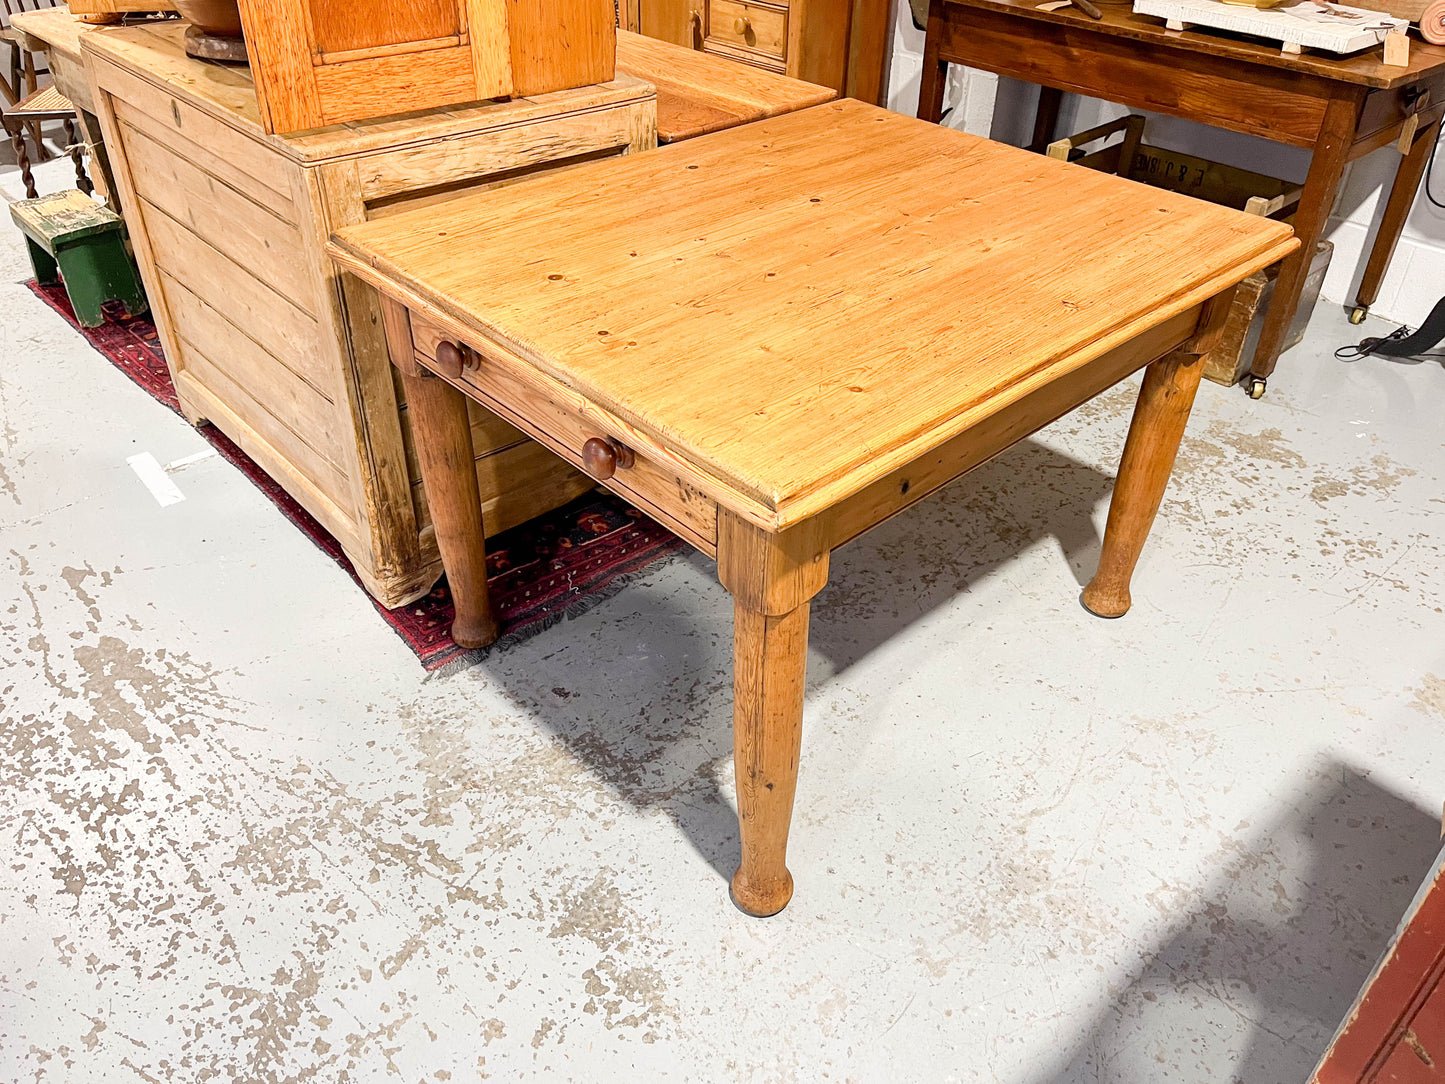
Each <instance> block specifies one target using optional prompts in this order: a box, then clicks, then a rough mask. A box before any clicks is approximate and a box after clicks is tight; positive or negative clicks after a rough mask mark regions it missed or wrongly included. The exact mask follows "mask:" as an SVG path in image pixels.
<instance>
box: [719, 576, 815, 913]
mask: <svg viewBox="0 0 1445 1084" xmlns="http://www.w3.org/2000/svg"><path fill="white" fill-rule="evenodd" d="M807 658H808V606H807V604H804V605H802V606H799V607H798V608H797V609H796V610H793V611H791V612H789V613H787V614H784V615H783V616H781V617H773V616H769V615H767V614H760V613H758V612H756V611H754V610H750V609H748V607H747V606H745V605H743V603H741V602H738V603H736V604H735V605H734V606H733V776H734V780H735V782H736V785H737V798H738V834H739V836H740V837H741V840H742V846H741V850H742V859H741V861H740V862H739V864H738V869H737V872H736V873H734V874H733V878H732V885H731V888H732V897H733V902H735V903H736V904H737V905H738V906H739V907H740V908H742V909H743V910H744V911H746V912H747V913H748V914H750V915H756V916H758V917H760V918H763V917H767V916H768V915H775V914H777V913H778V912H779V911H781V910H782V909H783V908H784V907H786V906H787V905H788V901H789V900H790V899H792V898H793V875H792V874H791V873H789V872H788V867H787V852H788V830H789V826H790V825H791V823H792V817H793V798H794V796H795V795H796V793H797V789H798V755H799V753H800V752H801V749H802V741H803V681H804V671H805V669H806V666H807Z"/></svg>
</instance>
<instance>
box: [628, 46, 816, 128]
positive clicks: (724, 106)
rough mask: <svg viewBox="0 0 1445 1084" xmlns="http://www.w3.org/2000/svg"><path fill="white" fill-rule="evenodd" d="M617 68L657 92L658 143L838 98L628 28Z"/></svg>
mask: <svg viewBox="0 0 1445 1084" xmlns="http://www.w3.org/2000/svg"><path fill="white" fill-rule="evenodd" d="M617 68H618V71H620V72H625V73H627V74H628V75H631V76H634V77H635V78H638V79H642V80H644V81H645V82H648V83H651V84H652V85H653V86H654V87H656V88H657V140H658V142H659V143H676V142H678V141H680V140H683V139H691V138H692V137H694V136H699V135H705V134H706V133H708V132H720V131H722V130H723V129H725V128H733V127H736V126H737V125H739V124H747V123H749V122H751V121H755V120H762V119H763V118H764V117H776V116H780V115H782V114H783V113H791V112H793V111H794V110H797V109H805V108H807V107H808V106H810V105H820V104H822V103H823V102H826V101H830V100H832V99H833V98H834V97H835V96H836V93H835V92H834V91H833V90H831V89H829V88H828V87H820V86H816V85H814V84H812V83H804V82H803V81H802V80H799V79H790V78H788V77H787V76H784V75H778V74H776V73H774V72H769V71H764V70H763V69H761V68H755V67H752V66H750V65H746V64H735V63H733V62H731V61H728V60H723V59H722V58H720V57H716V56H711V55H709V54H707V53H702V52H698V51H697V50H694V49H687V48H683V47H682V46H678V45H673V44H671V43H670V42H666V41H658V40H657V39H655V38H648V37H643V36H642V35H641V34H633V33H630V32H629V31H626V30H620V31H618V33H617Z"/></svg>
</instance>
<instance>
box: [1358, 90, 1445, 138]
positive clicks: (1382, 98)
mask: <svg viewBox="0 0 1445 1084" xmlns="http://www.w3.org/2000/svg"><path fill="white" fill-rule="evenodd" d="M1421 91H1428V92H1429V94H1430V102H1429V104H1428V105H1427V106H1426V107H1425V109H1424V110H1423V111H1422V112H1421V116H1420V127H1422V128H1424V127H1428V126H1429V125H1430V124H1431V123H1433V122H1434V120H1435V119H1436V118H1437V117H1439V116H1440V115H1441V112H1442V110H1445V72H1440V73H1438V74H1437V75H1434V76H1431V77H1430V78H1428V79H1422V80H1420V81H1419V82H1418V83H1411V84H1410V85H1409V86H1405V87H1396V88H1395V89H1394V90H1372V91H1370V93H1369V94H1368V95H1366V97H1365V103H1364V105H1363V106H1362V107H1361V109H1360V120H1359V124H1358V125H1357V126H1356V131H1355V144H1354V146H1353V147H1352V148H1351V151H1350V156H1351V157H1352V158H1358V157H1360V156H1361V155H1364V154H1369V153H1370V152H1371V151H1373V150H1377V149H1379V148H1380V147H1383V146H1385V145H1386V144H1389V143H1393V142H1395V140H1396V139H1398V138H1399V135H1400V126H1401V125H1403V124H1404V123H1405V121H1406V120H1407V119H1409V116H1410V112H1411V108H1412V103H1413V102H1414V101H1415V96H1416V95H1418V94H1419V93H1420V92H1421Z"/></svg>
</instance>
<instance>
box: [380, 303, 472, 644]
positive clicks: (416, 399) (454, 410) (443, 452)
mask: <svg viewBox="0 0 1445 1084" xmlns="http://www.w3.org/2000/svg"><path fill="white" fill-rule="evenodd" d="M382 316H383V319H384V321H385V323H386V332H387V334H386V341H387V346H388V348H389V349H390V351H391V356H392V363H393V364H394V365H395V366H396V368H397V371H398V372H400V373H401V383H402V387H403V389H404V390H405V392H406V409H407V415H408V416H409V417H410V419H411V432H412V438H413V440H414V442H415V444H416V457H417V460H418V462H419V463H420V464H421V480H422V485H423V486H424V487H425V489H426V500H427V507H428V508H429V509H430V510H431V519H432V526H433V528H434V529H435V530H436V538H437V549H439V550H440V551H441V555H442V567H444V568H445V569H446V572H447V584H448V585H449V586H450V587H451V592H452V602H453V605H454V606H455V608H456V614H455V616H454V617H453V619H452V639H453V640H455V641H456V642H457V644H458V645H460V646H461V647H485V646H486V645H487V644H490V643H491V642H492V641H494V640H495V639H496V638H497V619H496V617H495V616H493V614H492V599H491V594H490V593H489V591H488V589H487V550H486V538H487V535H486V530H485V528H484V526H483V523H482V498H481V494H480V493H479V492H478V490H477V463H476V454H475V452H474V450H473V448H472V426H471V420H470V419H469V418H468V416H467V397H466V396H465V395H463V394H462V393H461V392H459V391H458V390H457V389H456V388H454V387H452V386H451V385H450V384H448V383H447V382H446V381H445V380H443V379H442V378H441V377H439V376H433V375H432V374H431V373H429V372H428V371H427V370H425V369H423V368H421V367H420V366H419V365H417V363H416V358H415V355H414V354H413V353H412V351H411V332H410V317H409V316H408V315H407V311H406V309H405V308H404V307H403V306H401V305H399V304H397V303H396V302H395V301H392V300H391V299H390V298H383V299H382Z"/></svg>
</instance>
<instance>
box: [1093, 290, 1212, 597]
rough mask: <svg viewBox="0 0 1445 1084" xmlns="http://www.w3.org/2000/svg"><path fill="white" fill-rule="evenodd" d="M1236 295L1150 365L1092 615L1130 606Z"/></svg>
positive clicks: (1206, 312)
mask: <svg viewBox="0 0 1445 1084" xmlns="http://www.w3.org/2000/svg"><path fill="white" fill-rule="evenodd" d="M1233 300H1234V290H1232V289H1231V290H1227V291H1225V292H1224V293H1222V294H1219V295H1218V296H1216V297H1213V298H1211V299H1210V300H1209V301H1207V302H1205V305H1204V308H1203V309H1202V310H1201V311H1200V314H1199V325H1198V329H1197V330H1196V331H1195V333H1194V336H1193V337H1192V338H1191V339H1190V340H1189V341H1188V342H1186V343H1185V344H1184V345H1183V346H1182V347H1180V348H1179V349H1178V350H1175V351H1174V352H1173V353H1170V354H1166V355H1165V356H1164V357H1162V358H1160V359H1159V360H1158V361H1156V362H1154V363H1153V364H1152V365H1150V366H1149V367H1148V368H1147V369H1145V370H1144V386H1143V387H1141V388H1140V389H1139V401H1138V402H1137V403H1136V404H1135V406H1134V419H1133V421H1132V422H1130V423H1129V436H1128V439H1127V440H1125V442H1124V456H1123V459H1122V460H1121V461H1120V463H1119V476H1118V478H1117V479H1116V480H1115V482H1114V497H1113V499H1112V500H1111V501H1110V502H1109V521H1108V524H1107V526H1105V528H1104V549H1103V552H1102V553H1101V554H1100V555H1099V570H1098V571H1097V572H1095V573H1094V578H1093V579H1092V580H1090V581H1089V586H1087V587H1085V588H1084V593H1083V603H1084V607H1085V608H1086V609H1087V610H1088V611H1089V612H1090V613H1092V614H1096V615H1097V616H1099V617H1123V616H1124V615H1125V614H1126V613H1128V612H1129V605H1130V601H1131V600H1130V598H1129V581H1130V579H1131V578H1132V577H1133V575H1134V566H1135V565H1136V564H1138V563H1139V555H1140V554H1141V553H1142V552H1143V551H1144V540H1145V539H1147V538H1148V537H1149V529H1150V528H1151V527H1152V526H1154V517H1155V515H1157V514H1158V512H1159V505H1160V504H1161V503H1162V502H1163V500H1164V490H1165V488H1166V487H1167V486H1168V485H1169V475H1170V474H1171V473H1172V472H1173V470H1174V460H1175V457H1176V456H1178V454H1179V442H1180V440H1181V439H1183V437H1184V425H1185V423H1186V422H1188V421H1189V411H1190V410H1191V409H1192V408H1193V406H1194V396H1195V393H1196V392H1198V391H1199V378H1200V376H1201V375H1203V373H1204V363H1205V361H1206V360H1207V359H1208V357H1209V352H1210V351H1211V350H1213V349H1214V348H1215V346H1216V345H1218V343H1219V337H1220V334H1221V333H1222V332H1223V331H1224V323H1225V320H1226V319H1227V318H1228V316H1229V306H1230V304H1231V303H1232V302H1233Z"/></svg>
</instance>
